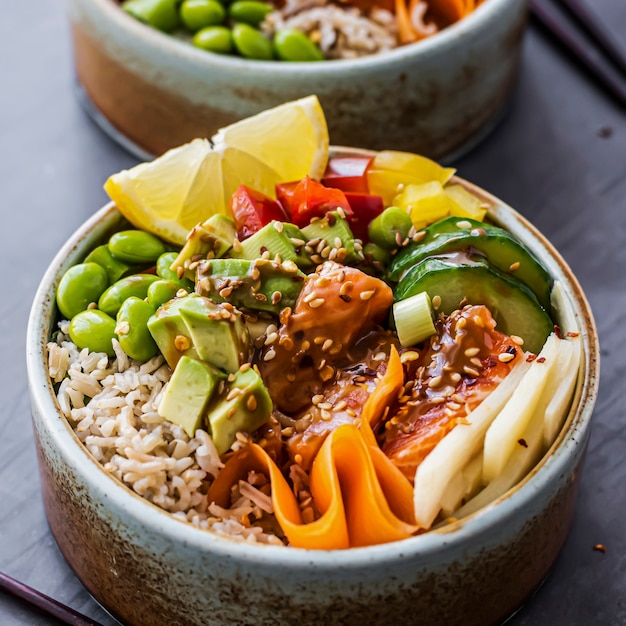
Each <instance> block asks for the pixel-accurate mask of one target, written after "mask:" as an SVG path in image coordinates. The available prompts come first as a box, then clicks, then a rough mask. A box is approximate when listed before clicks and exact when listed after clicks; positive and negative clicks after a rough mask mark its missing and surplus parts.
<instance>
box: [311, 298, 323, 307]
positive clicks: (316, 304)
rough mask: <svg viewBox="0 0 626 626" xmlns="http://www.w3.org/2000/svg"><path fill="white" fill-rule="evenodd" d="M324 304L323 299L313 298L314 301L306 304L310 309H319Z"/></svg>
mask: <svg viewBox="0 0 626 626" xmlns="http://www.w3.org/2000/svg"><path fill="white" fill-rule="evenodd" d="M324 302H325V300H324V298H315V300H311V302H309V303H308V304H309V306H310V307H311V308H312V309H317V308H319V307H321V306H322V304H324Z"/></svg>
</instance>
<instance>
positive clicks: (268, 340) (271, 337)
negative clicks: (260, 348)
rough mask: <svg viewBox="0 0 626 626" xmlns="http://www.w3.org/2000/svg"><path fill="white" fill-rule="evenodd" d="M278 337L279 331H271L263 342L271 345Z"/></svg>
mask: <svg viewBox="0 0 626 626" xmlns="http://www.w3.org/2000/svg"><path fill="white" fill-rule="evenodd" d="M277 339H278V333H277V332H273V333H269V334H268V335H267V337H266V338H265V341H264V342H263V345H265V346H270V345H272V344H273V343H274V342H275V341H276V340H277Z"/></svg>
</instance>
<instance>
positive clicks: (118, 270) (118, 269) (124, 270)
mask: <svg viewBox="0 0 626 626" xmlns="http://www.w3.org/2000/svg"><path fill="white" fill-rule="evenodd" d="M84 262H85V263H97V264H98V265H100V266H101V267H103V268H104V269H105V270H106V273H107V275H108V277H109V285H112V284H113V283H114V282H116V281H118V280H119V279H120V278H122V276H124V275H125V274H128V272H129V271H130V269H131V266H130V265H129V264H128V263H124V262H123V261H120V260H119V259H116V258H115V257H114V256H113V255H112V254H111V251H110V250H109V246H108V245H107V244H106V243H105V244H103V245H101V246H98V247H97V248H94V249H93V250H92V251H91V252H90V253H89V254H88V255H87V256H86V257H85V261H84Z"/></svg>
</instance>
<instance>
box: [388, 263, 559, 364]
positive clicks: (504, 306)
mask: <svg viewBox="0 0 626 626" xmlns="http://www.w3.org/2000/svg"><path fill="white" fill-rule="evenodd" d="M421 291H425V292H427V293H428V295H429V296H430V298H431V301H433V304H434V302H435V298H436V297H438V299H439V302H438V305H437V306H435V309H436V310H437V311H439V312H442V313H446V314H450V313H451V312H452V311H453V310H455V309H456V308H458V307H459V306H461V305H462V304H463V303H466V304H484V305H485V306H487V308H488V309H489V311H490V312H491V314H492V315H493V317H494V319H495V320H496V322H497V327H496V328H497V330H499V331H500V332H502V333H505V334H507V335H518V336H519V337H522V339H523V340H524V349H526V350H530V351H531V352H535V353H538V352H539V351H540V350H541V347H542V346H543V344H544V342H545V340H546V337H547V336H548V335H549V334H550V333H551V332H552V330H553V322H552V320H551V319H550V316H549V315H548V314H547V313H546V312H545V311H544V310H543V308H542V307H541V305H540V304H539V302H538V300H537V298H536V297H535V295H534V294H533V292H532V291H531V290H530V289H528V287H526V285H524V284H523V283H521V282H520V281H518V280H517V279H515V278H513V277H511V276H506V275H504V274H503V273H502V272H499V271H498V270H497V269H496V268H494V267H492V266H491V265H490V264H489V263H488V262H487V261H486V260H485V259H484V257H478V256H473V257H470V256H469V255H467V254H466V253H465V252H455V253H450V254H447V255H441V256H438V257H428V258H426V259H424V260H423V261H421V262H420V263H418V264H417V265H415V266H413V268H412V269H410V270H409V271H408V272H407V274H406V275H405V276H404V277H403V278H402V280H401V281H400V282H399V283H398V285H397V287H396V289H395V291H394V298H395V300H396V301H398V300H403V299H405V298H408V297H409V296H412V295H414V294H416V293H419V292H421Z"/></svg>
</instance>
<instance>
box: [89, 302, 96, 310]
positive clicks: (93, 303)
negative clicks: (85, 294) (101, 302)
mask: <svg viewBox="0 0 626 626" xmlns="http://www.w3.org/2000/svg"><path fill="white" fill-rule="evenodd" d="M97 308H98V304H97V303H96V302H90V303H89V304H88V305H87V309H88V310H90V311H93V310H94V309H97Z"/></svg>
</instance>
